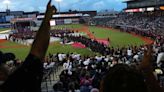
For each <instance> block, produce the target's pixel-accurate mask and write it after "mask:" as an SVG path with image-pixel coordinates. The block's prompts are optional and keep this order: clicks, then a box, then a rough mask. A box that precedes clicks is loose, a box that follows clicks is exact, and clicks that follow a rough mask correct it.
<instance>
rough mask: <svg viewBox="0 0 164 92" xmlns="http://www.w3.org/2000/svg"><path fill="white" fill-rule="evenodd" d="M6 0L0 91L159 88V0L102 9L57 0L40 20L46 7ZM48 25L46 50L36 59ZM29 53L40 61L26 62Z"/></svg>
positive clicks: (162, 24)
mask: <svg viewBox="0 0 164 92" xmlns="http://www.w3.org/2000/svg"><path fill="white" fill-rule="evenodd" d="M7 1H8V0H6V4H7V9H6V11H5V12H0V92H1V90H2V92H120V91H123V92H164V91H163V89H162V88H163V87H164V73H163V72H164V17H163V16H164V1H163V0H127V1H122V2H121V3H123V4H126V8H124V9H122V10H121V11H114V10H111V11H107V10H105V11H102V12H99V11H97V10H69V11H60V10H61V7H62V6H60V2H59V1H60V0H59V1H58V0H57V1H58V6H57V12H55V13H52V18H50V19H49V23H45V24H44V22H45V21H46V20H47V16H48V15H47V13H49V12H47V11H48V10H47V11H46V12H40V11H30V12H25V11H12V10H10V9H9V6H8V3H9V1H8V2H7ZM48 8H50V6H48V5H47V9H48ZM47 24H48V25H47ZM49 25H50V30H48V31H47V32H49V33H48V34H49V36H50V38H49V40H48V41H49V43H48V44H47V45H48V48H47V51H45V52H46V53H45V55H43V56H44V58H39V59H36V58H38V56H39V55H40V54H39V53H42V52H44V51H43V50H42V49H41V48H42V47H43V46H44V45H45V44H46V43H44V41H45V39H47V34H46V30H47V28H48V27H49ZM42 29H44V32H45V33H44V32H42V36H40V39H39V36H38V34H39V33H40V34H41V30H42ZM36 40H38V44H36V47H37V48H38V49H35V50H34V51H35V52H33V53H32V51H33V49H32V48H34V47H35V43H36V42H37V41H36ZM41 43H44V44H42V45H43V46H42V45H41ZM39 44H40V45H39ZM37 45H39V46H37ZM36 47H35V48H36ZM43 48H46V46H45V47H43ZM37 50H39V51H38V53H36V52H37ZM31 54H33V55H31ZM37 55H38V56H37ZM27 56H28V57H27ZM32 57H34V58H35V59H32V60H34V61H37V60H41V63H38V62H37V63H32V62H30V64H33V66H30V64H28V63H27V61H28V60H29V58H32ZM37 64H38V65H37ZM39 64H40V65H41V66H40V67H39V68H38V66H39ZM35 66H36V67H35ZM24 67H25V68H24ZM28 67H31V68H28ZM37 68H38V69H37ZM28 69H29V70H28ZM33 69H34V70H33ZM35 69H36V70H35ZM39 69H40V70H39ZM22 71H24V73H22V75H20V74H19V73H20V72H22ZM29 71H30V72H29ZM32 71H33V72H32ZM26 72H27V73H26ZM38 72H41V73H38ZM14 74H17V76H18V74H19V76H18V77H16V75H14ZM27 76H28V77H27ZM38 76H39V77H38ZM35 77H36V78H35ZM14 78H15V79H14ZM30 78H31V79H30ZM19 79H20V80H19ZM16 80H18V82H17V81H16ZM39 80H40V81H39ZM1 81H2V83H1ZM14 82H15V83H14ZM3 83H4V84H3ZM1 85H2V86H1ZM14 85H15V86H14ZM23 85H24V86H23ZM14 90H15V91H14Z"/></svg>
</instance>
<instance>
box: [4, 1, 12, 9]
mask: <svg viewBox="0 0 164 92" xmlns="http://www.w3.org/2000/svg"><path fill="white" fill-rule="evenodd" d="M10 3H11V1H9V0H4V1H3V4H5V5H6V7H7V9H8V7H9V4H10Z"/></svg>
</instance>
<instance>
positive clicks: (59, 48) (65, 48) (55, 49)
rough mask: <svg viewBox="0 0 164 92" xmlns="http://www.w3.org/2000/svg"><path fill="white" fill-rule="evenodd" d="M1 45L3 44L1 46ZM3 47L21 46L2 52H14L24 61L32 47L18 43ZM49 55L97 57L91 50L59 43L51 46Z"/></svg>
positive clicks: (6, 44) (9, 43) (5, 49)
mask: <svg viewBox="0 0 164 92" xmlns="http://www.w3.org/2000/svg"><path fill="white" fill-rule="evenodd" d="M0 45H1V44H0ZM3 46H21V47H14V48H1V49H0V50H1V51H2V52H12V53H14V54H15V55H16V57H17V58H19V59H21V60H24V58H25V57H26V56H27V54H28V53H29V50H30V47H28V46H23V45H20V44H17V43H13V42H5V43H4V44H3ZM48 53H53V54H54V53H80V54H81V55H83V56H85V55H86V56H90V55H95V54H96V53H93V52H92V51H90V50H89V49H87V48H86V49H79V48H73V47H72V46H70V45H61V44H59V43H58V42H56V43H53V44H51V45H49V48H48V51H47V54H48Z"/></svg>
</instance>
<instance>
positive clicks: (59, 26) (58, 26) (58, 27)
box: [51, 24, 82, 29]
mask: <svg viewBox="0 0 164 92" xmlns="http://www.w3.org/2000/svg"><path fill="white" fill-rule="evenodd" d="M81 27H82V25H81V24H68V25H56V26H53V27H51V29H60V28H70V29H77V28H81Z"/></svg>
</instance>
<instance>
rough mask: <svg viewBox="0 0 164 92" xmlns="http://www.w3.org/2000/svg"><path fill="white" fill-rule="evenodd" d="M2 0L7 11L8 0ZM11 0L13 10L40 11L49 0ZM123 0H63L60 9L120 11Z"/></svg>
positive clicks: (53, 2)
mask: <svg viewBox="0 0 164 92" xmlns="http://www.w3.org/2000/svg"><path fill="white" fill-rule="evenodd" d="M0 1H2V3H1V5H0V11H5V10H6V8H7V4H6V3H5V2H6V0H0ZM7 1H10V3H9V4H8V7H9V9H10V10H11V11H40V12H44V11H45V9H46V4H47V2H48V1H49V0H7ZM122 1H123V0H62V1H61V2H60V10H61V11H68V10H69V9H71V10H97V11H100V10H105V9H108V10H111V9H114V10H117V11H120V10H122V9H123V8H126V4H124V3H122ZM52 4H53V5H56V7H57V8H59V6H58V3H57V2H56V1H55V0H52Z"/></svg>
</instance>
